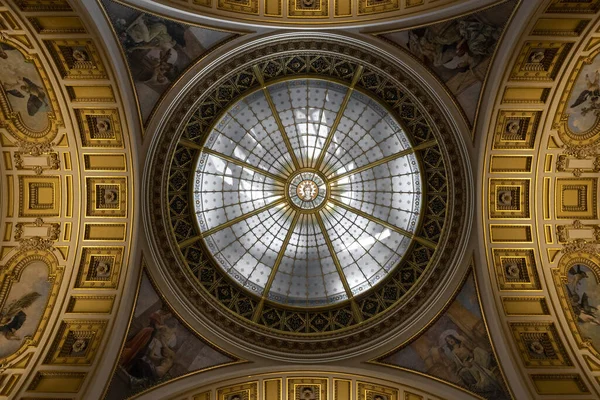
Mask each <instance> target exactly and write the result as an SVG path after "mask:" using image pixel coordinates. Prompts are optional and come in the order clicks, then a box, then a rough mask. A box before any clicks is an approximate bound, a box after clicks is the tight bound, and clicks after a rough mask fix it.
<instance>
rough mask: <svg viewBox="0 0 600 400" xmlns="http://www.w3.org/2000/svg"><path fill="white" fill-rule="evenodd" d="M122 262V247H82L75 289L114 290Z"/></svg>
mask: <svg viewBox="0 0 600 400" xmlns="http://www.w3.org/2000/svg"><path fill="white" fill-rule="evenodd" d="M122 262H123V248H122V247H84V248H83V252H82V254H81V264H80V266H79V274H78V276H77V282H76V284H75V287H77V288H107V289H114V288H116V287H117V284H118V282H119V273H120V270H121V263H122Z"/></svg>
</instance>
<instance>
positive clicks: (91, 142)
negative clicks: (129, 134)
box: [75, 109, 123, 148]
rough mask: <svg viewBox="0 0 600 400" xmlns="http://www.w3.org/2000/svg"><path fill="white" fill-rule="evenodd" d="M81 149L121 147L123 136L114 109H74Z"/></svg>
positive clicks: (116, 112)
mask: <svg viewBox="0 0 600 400" xmlns="http://www.w3.org/2000/svg"><path fill="white" fill-rule="evenodd" d="M75 115H76V116H77V122H78V126H79V132H80V135H81V143H82V145H83V147H118V148H122V147H123V134H122V132H121V123H120V120H119V113H118V111H117V110H116V109H103V110H99V109H76V110H75Z"/></svg>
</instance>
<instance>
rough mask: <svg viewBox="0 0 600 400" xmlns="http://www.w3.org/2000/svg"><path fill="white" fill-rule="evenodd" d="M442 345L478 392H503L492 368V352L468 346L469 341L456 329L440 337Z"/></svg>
mask: <svg viewBox="0 0 600 400" xmlns="http://www.w3.org/2000/svg"><path fill="white" fill-rule="evenodd" d="M440 347H442V348H443V349H444V353H445V354H446V356H447V357H448V358H449V359H450V360H451V361H452V362H453V364H454V369H455V370H456V373H457V375H458V376H459V377H460V378H461V379H462V380H463V382H464V384H465V385H466V386H467V387H469V388H470V389H471V390H473V391H474V392H476V393H489V392H498V393H501V392H502V388H500V387H499V386H498V385H497V383H496V378H495V376H494V372H493V371H492V369H493V368H494V366H493V362H492V356H491V354H490V353H489V352H488V351H486V350H484V349H482V348H480V347H476V346H473V348H472V349H471V348H469V347H467V341H466V339H465V338H464V337H462V336H460V335H459V334H458V333H457V332H456V331H455V330H448V331H445V332H444V333H442V336H441V337H440Z"/></svg>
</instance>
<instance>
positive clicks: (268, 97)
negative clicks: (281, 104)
mask: <svg viewBox="0 0 600 400" xmlns="http://www.w3.org/2000/svg"><path fill="white" fill-rule="evenodd" d="M253 69H254V73H255V74H256V78H257V79H258V82H259V83H260V86H262V91H263V94H264V95H265V99H266V100H267V104H269V108H270V109H271V114H273V118H275V122H276V123H277V127H278V128H279V133H280V134H281V137H282V138H283V143H285V147H286V149H287V151H288V153H289V154H290V157H291V159H292V163H293V164H294V167H295V168H296V169H300V168H301V167H300V163H299V162H298V158H297V157H296V153H294V148H293V147H292V142H290V138H289V137H288V135H287V132H286V131H285V127H284V126H283V122H282V121H281V118H280V117H279V112H278V111H277V107H275V103H274V102H273V99H272V98H271V93H269V90H268V89H267V86H266V85H265V79H264V78H263V76H262V73H261V72H260V70H259V69H258V66H256V65H255V66H254V67H253Z"/></svg>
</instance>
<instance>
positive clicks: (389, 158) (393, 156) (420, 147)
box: [329, 140, 437, 182]
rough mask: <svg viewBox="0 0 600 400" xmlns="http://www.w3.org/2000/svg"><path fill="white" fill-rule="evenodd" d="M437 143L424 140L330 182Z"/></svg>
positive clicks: (345, 173) (330, 180)
mask: <svg viewBox="0 0 600 400" xmlns="http://www.w3.org/2000/svg"><path fill="white" fill-rule="evenodd" d="M436 144H437V142H436V141H435V140H430V141H428V142H424V143H422V144H420V145H419V146H416V147H412V148H410V149H406V150H402V151H400V152H398V153H396V154H391V155H389V156H387V157H383V158H381V159H379V160H377V161H373V162H372V163H369V164H367V165H363V166H362V167H358V168H354V169H353V170H350V171H348V172H344V173H343V174H341V175H337V176H334V177H333V178H331V179H329V182H335V181H339V180H340V179H344V178H347V177H349V176H351V175H354V174H358V173H360V172H363V171H366V170H369V169H371V168H375V167H377V166H379V165H382V164H385V163H387V162H390V161H393V160H395V159H396V158H400V157H402V156H406V155H409V154H412V153H414V152H416V151H418V150H423V149H426V148H428V147H432V146H435V145H436Z"/></svg>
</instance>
